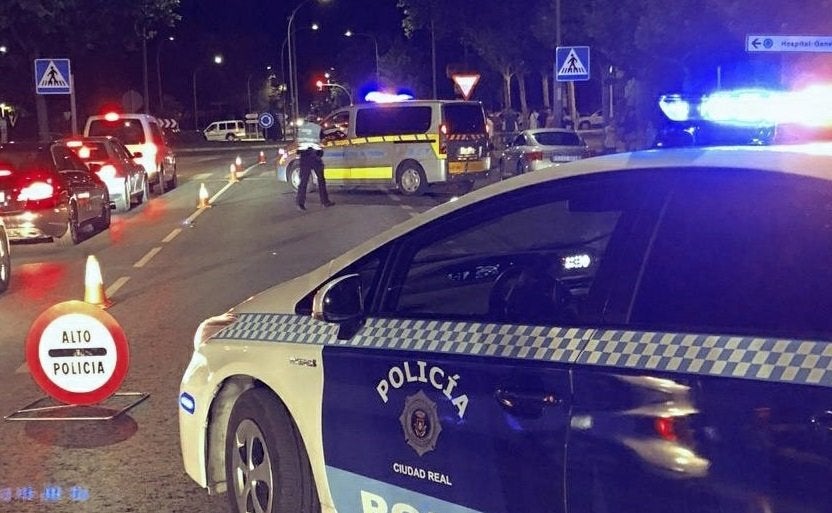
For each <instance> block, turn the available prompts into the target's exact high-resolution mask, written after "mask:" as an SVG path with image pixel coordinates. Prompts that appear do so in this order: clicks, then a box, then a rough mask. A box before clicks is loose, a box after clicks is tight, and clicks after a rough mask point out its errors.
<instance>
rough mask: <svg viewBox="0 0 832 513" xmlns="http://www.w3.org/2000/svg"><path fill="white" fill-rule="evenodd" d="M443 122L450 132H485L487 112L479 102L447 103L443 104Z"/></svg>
mask: <svg viewBox="0 0 832 513" xmlns="http://www.w3.org/2000/svg"><path fill="white" fill-rule="evenodd" d="M442 123H444V124H445V126H446V127H447V130H448V133H449V134H483V133H485V113H484V112H483V110H482V107H481V106H480V105H479V104H477V103H447V104H445V105H443V106H442Z"/></svg>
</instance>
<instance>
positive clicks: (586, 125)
mask: <svg viewBox="0 0 832 513" xmlns="http://www.w3.org/2000/svg"><path fill="white" fill-rule="evenodd" d="M603 126H604V113H603V112H601V111H600V110H596V111H595V112H593V113H592V114H589V115H581V114H579V115H578V130H590V129H592V128H603Z"/></svg>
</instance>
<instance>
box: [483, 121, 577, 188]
mask: <svg viewBox="0 0 832 513" xmlns="http://www.w3.org/2000/svg"><path fill="white" fill-rule="evenodd" d="M587 156H589V148H588V146H587V145H586V143H585V142H584V140H583V139H581V137H580V136H579V135H578V134H577V133H576V132H575V131H573V130H567V129H563V128H535V129H531V130H523V131H522V132H520V133H519V134H517V136H516V137H515V138H514V140H512V141H511V143H510V144H509V145H508V147H506V149H504V150H503V153H502V155H501V156H500V162H499V167H500V176H501V177H507V176H511V175H519V174H523V173H527V172H529V171H536V170H538V169H542V168H544V167H549V166H551V165H552V164H553V163H556V164H560V163H564V162H572V161H573V160H579V159H582V158H584V157H587Z"/></svg>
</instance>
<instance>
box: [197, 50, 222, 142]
mask: <svg viewBox="0 0 832 513" xmlns="http://www.w3.org/2000/svg"><path fill="white" fill-rule="evenodd" d="M222 60H223V59H222V55H220V54H217V55H214V64H217V65H219V64H222ZM197 71H199V68H198V67H197V68H194V76H193V86H194V130H196V131H199V105H198V104H197V99H196V72H197Z"/></svg>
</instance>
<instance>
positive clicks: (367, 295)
mask: <svg viewBox="0 0 832 513" xmlns="http://www.w3.org/2000/svg"><path fill="white" fill-rule="evenodd" d="M387 253H388V248H387V246H384V247H381V248H379V249H377V250H376V251H374V252H372V253H370V254H369V255H367V256H365V257H363V258H361V259H359V260H358V261H357V262H355V263H353V264H352V265H350V266H349V267H347V268H345V269H342V270H341V271H340V272H338V273H337V274H336V275H335V277H337V276H345V275H347V274H358V275H359V276H360V277H361V290H362V292H363V293H364V305H365V308H367V309H369V308H371V305H372V301H373V298H374V295H375V292H376V285H377V283H378V280H379V277H380V272H381V268H382V265H383V263H384V259H385V257H386V256H387ZM333 278H334V277H333ZM316 292H318V289H315V290H313V291H312V292H310V293H309V294H307V295H306V296H305V297H304V298H303V299H302V300H300V302H298V304H297V305H296V306H295V313H297V314H300V315H309V314H311V313H312V300H313V299H314V297H315V293H316Z"/></svg>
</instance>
